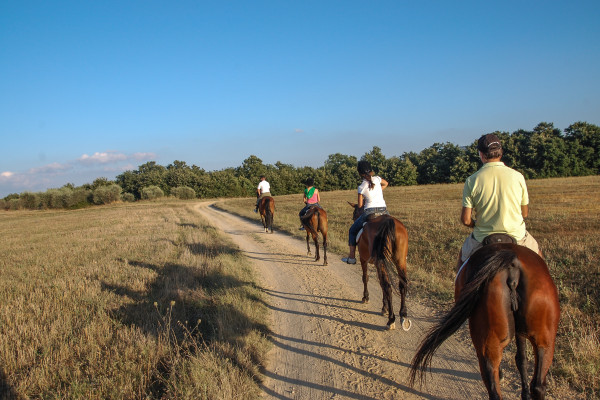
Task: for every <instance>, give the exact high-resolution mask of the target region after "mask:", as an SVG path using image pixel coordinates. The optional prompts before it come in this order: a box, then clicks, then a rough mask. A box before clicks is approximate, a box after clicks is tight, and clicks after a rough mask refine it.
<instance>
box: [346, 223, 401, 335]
mask: <svg viewBox="0 0 600 400" xmlns="http://www.w3.org/2000/svg"><path fill="white" fill-rule="evenodd" d="M357 246H358V252H359V255H360V263H361V266H362V269H363V284H364V292H363V302H368V301H369V292H368V289H367V283H368V281H369V276H368V270H367V266H368V264H369V263H372V264H374V265H375V267H376V270H377V276H378V278H379V283H380V285H381V289H382V292H383V307H382V310H381V312H382V314H385V312H386V311H387V312H388V323H387V326H388V328H389V329H394V327H395V320H396V317H395V316H394V309H393V304H392V289H393V286H392V281H393V276H394V274H395V273H397V275H398V289H399V295H400V313H399V314H400V318H401V325H402V328H403V329H404V330H409V329H410V326H411V323H410V320H409V319H408V318H407V315H408V312H407V308H406V291H407V287H408V280H407V275H406V258H407V254H408V232H407V231H406V227H405V226H404V224H402V222H400V221H399V220H397V219H396V218H394V217H392V216H390V215H382V216H379V217H376V218H373V219H371V220H369V222H368V223H367V224H366V225H365V226H364V228H363V233H362V235H361V237H360V239H359V242H358V244H357ZM394 269H395V272H394Z"/></svg>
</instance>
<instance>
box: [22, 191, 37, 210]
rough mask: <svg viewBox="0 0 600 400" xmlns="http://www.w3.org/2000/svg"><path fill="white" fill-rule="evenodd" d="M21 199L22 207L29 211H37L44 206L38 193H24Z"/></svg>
mask: <svg viewBox="0 0 600 400" xmlns="http://www.w3.org/2000/svg"><path fill="white" fill-rule="evenodd" d="M19 199H20V200H21V205H22V206H23V207H24V208H27V209H29V210H36V209H38V208H40V206H41V205H42V201H41V199H40V196H39V195H38V194H37V193H31V192H23V193H21V195H20V197H19Z"/></svg>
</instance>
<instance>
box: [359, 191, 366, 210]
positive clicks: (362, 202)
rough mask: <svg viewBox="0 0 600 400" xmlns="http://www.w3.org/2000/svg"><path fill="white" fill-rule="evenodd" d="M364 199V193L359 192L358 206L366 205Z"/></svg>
mask: <svg viewBox="0 0 600 400" xmlns="http://www.w3.org/2000/svg"><path fill="white" fill-rule="evenodd" d="M364 204H365V203H364V200H363V195H362V194H360V193H359V194H358V208H361V207H362V206H363V205H364Z"/></svg>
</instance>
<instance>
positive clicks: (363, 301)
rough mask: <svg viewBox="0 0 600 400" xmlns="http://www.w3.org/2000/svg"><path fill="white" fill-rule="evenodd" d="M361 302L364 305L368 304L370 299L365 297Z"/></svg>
mask: <svg viewBox="0 0 600 400" xmlns="http://www.w3.org/2000/svg"><path fill="white" fill-rule="evenodd" d="M361 301H362V303H363V304H367V303H368V302H369V299H368V298H367V297H363V298H362V300H361Z"/></svg>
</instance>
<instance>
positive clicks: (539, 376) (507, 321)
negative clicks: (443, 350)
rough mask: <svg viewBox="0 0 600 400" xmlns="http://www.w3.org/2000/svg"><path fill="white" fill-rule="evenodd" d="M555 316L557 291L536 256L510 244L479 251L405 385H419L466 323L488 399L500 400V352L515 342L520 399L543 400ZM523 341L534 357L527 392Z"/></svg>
mask: <svg viewBox="0 0 600 400" xmlns="http://www.w3.org/2000/svg"><path fill="white" fill-rule="evenodd" d="M559 316H560V308H559V304H558V292H557V290H556V286H555V285H554V282H553V281H552V277H551V276H550V273H549V271H548V266H547V265H546V262H545V261H544V260H543V259H542V258H541V257H540V256H539V255H538V254H537V253H535V252H534V251H532V250H529V249H528V248H526V247H523V246H519V245H516V244H512V243H495V244H490V245H487V246H484V247H482V248H481V249H479V250H477V251H476V252H475V253H473V255H472V256H471V257H470V258H469V260H467V262H466V263H465V264H464V265H463V266H462V267H461V269H460V270H459V272H458V275H457V277H456V282H455V304H454V306H453V307H452V309H451V310H450V311H449V312H448V314H446V315H445V316H444V317H443V318H442V319H441V320H440V321H439V322H438V323H437V324H436V325H435V326H434V327H433V328H432V329H431V331H430V332H429V333H428V334H427V336H426V337H425V339H424V340H423V342H422V343H421V346H420V347H419V350H418V351H417V353H416V354H415V356H414V358H413V360H412V369H411V374H410V383H411V385H412V384H414V381H415V378H416V376H417V373H419V374H420V380H421V382H422V381H423V378H424V372H425V369H426V368H427V367H428V366H429V365H430V364H431V358H432V357H433V353H434V352H435V351H436V350H437V348H438V347H439V346H440V345H441V344H442V342H444V340H446V339H447V338H448V337H450V336H451V335H452V334H453V333H454V332H456V330H457V329H458V328H460V326H461V325H462V324H463V323H464V322H465V321H466V320H467V318H468V319H469V331H470V333H471V339H472V341H473V346H474V347H475V351H476V353H477V358H478V360H479V370H480V372H481V377H482V379H483V382H484V384H485V387H486V388H487V391H488V394H489V398H490V399H502V395H501V393H500V378H501V375H502V371H501V370H500V361H501V360H502V352H503V350H504V348H505V347H506V346H507V345H508V344H509V342H510V341H511V340H512V338H513V337H514V336H516V344H517V354H516V357H515V361H516V364H517V368H518V370H519V373H520V375H521V398H522V399H531V398H533V399H544V397H545V394H546V385H547V381H546V374H547V373H548V369H549V368H550V364H551V363H552V357H553V355H554V341H555V337H556V331H557V329H558V319H559ZM527 340H529V341H530V342H531V344H532V346H533V353H534V357H535V368H534V370H533V379H532V380H531V389H530V388H529V383H528V382H527V354H526V344H527V342H526V341H527Z"/></svg>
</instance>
